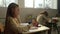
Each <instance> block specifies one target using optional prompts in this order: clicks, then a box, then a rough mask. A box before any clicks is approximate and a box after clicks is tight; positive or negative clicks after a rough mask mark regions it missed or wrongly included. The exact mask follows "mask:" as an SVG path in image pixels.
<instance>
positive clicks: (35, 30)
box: [23, 26, 49, 33]
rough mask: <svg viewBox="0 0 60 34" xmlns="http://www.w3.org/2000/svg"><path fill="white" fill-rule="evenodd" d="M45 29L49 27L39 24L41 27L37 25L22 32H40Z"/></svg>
mask: <svg viewBox="0 0 60 34" xmlns="http://www.w3.org/2000/svg"><path fill="white" fill-rule="evenodd" d="M46 30H49V28H48V27H46V26H41V27H37V28H36V29H30V30H29V31H27V32H23V33H35V32H41V31H46Z"/></svg>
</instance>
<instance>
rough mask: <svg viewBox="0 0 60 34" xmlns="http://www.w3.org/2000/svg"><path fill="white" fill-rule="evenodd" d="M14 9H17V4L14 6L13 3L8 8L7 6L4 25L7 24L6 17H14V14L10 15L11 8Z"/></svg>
mask: <svg viewBox="0 0 60 34" xmlns="http://www.w3.org/2000/svg"><path fill="white" fill-rule="evenodd" d="M16 7H19V6H18V5H17V4H15V3H11V4H9V6H8V8H7V13H6V20H5V23H7V22H8V17H9V16H10V17H13V16H14V14H13V13H12V8H13V9H14V8H16Z"/></svg>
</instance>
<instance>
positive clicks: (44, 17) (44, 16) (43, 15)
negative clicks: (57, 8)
mask: <svg viewBox="0 0 60 34" xmlns="http://www.w3.org/2000/svg"><path fill="white" fill-rule="evenodd" d="M37 22H38V23H39V24H42V25H46V23H47V22H48V13H47V12H46V11H43V12H41V13H40V15H38V16H37Z"/></svg>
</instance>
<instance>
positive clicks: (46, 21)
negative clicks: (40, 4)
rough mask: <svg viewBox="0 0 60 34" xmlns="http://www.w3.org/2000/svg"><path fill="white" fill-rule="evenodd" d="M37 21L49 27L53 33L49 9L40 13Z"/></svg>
mask: <svg viewBox="0 0 60 34" xmlns="http://www.w3.org/2000/svg"><path fill="white" fill-rule="evenodd" d="M37 22H38V23H40V24H42V25H45V26H47V27H49V28H50V30H48V34H51V25H50V24H49V18H48V13H47V11H43V12H41V13H40V15H38V16H37Z"/></svg>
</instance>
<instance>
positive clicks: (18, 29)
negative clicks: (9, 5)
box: [10, 18, 22, 33]
mask: <svg viewBox="0 0 60 34" xmlns="http://www.w3.org/2000/svg"><path fill="white" fill-rule="evenodd" d="M10 24H11V29H12V31H14V32H18V33H21V32H22V28H21V27H20V26H19V24H17V23H16V21H14V20H13V19H12V18H10Z"/></svg>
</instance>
